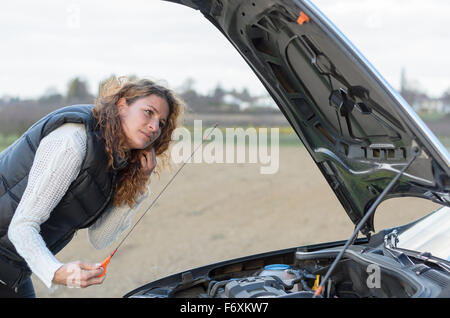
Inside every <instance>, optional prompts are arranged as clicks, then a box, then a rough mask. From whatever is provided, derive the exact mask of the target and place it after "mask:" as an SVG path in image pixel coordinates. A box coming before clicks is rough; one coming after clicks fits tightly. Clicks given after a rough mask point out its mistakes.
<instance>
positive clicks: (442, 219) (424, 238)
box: [397, 207, 450, 261]
mask: <svg viewBox="0 0 450 318" xmlns="http://www.w3.org/2000/svg"><path fill="white" fill-rule="evenodd" d="M398 239H399V242H398V245H397V247H399V248H403V249H407V250H413V251H417V252H421V253H422V252H429V253H431V255H433V256H436V257H439V258H442V259H444V260H447V261H450V208H449V207H442V208H440V209H439V210H437V211H435V212H434V213H432V214H430V215H429V216H427V217H426V218H424V219H423V220H422V221H420V222H418V223H416V224H415V225H413V226H412V227H411V228H409V229H407V230H406V231H404V232H402V233H401V234H400V235H399V236H398Z"/></svg>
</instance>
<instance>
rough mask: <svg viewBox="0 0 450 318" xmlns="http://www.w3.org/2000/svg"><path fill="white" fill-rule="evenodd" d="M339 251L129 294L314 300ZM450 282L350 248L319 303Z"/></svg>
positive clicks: (229, 265) (176, 278)
mask: <svg viewBox="0 0 450 318" xmlns="http://www.w3.org/2000/svg"><path fill="white" fill-rule="evenodd" d="M338 251H339V248H331V249H325V250H319V251H314V252H304V251H299V250H294V251H292V252H287V253H281V254H273V255H269V256H268V255H267V254H266V255H264V256H261V255H260V256H259V257H258V256H253V257H247V258H245V259H240V260H235V261H229V262H224V263H219V264H213V265H208V266H205V267H202V268H197V269H194V270H191V271H186V272H183V273H179V274H176V275H172V276H169V277H166V278H163V279H160V280H158V281H155V282H152V283H150V284H147V285H145V286H142V287H141V288H139V289H137V290H135V291H133V292H130V293H129V294H128V295H125V297H133V298H312V297H313V296H314V293H315V291H316V289H317V287H318V286H319V284H320V283H321V279H322V278H323V277H324V276H325V274H326V272H327V271H328V269H329V267H330V265H331V263H332V262H333V260H334V258H335V256H336V254H337V253H338ZM449 286H450V284H449V276H448V275H446V274H444V273H442V272H441V271H439V270H438V269H436V268H432V267H430V266H428V265H425V264H423V263H418V264H413V265H411V266H410V267H409V268H405V267H404V266H403V265H401V264H399V263H398V262H397V261H395V260H394V259H392V258H390V257H387V256H385V255H383V253H382V251H381V250H379V249H374V248H368V247H364V246H352V247H351V248H350V249H349V250H348V251H346V252H345V255H344V257H343V258H342V259H341V261H340V262H339V263H338V264H337V266H336V268H335V270H334V271H333V274H332V275H331V276H330V277H329V279H328V280H327V281H326V282H325V283H324V285H323V290H322V293H321V295H320V296H318V297H321V298H371V297H375V298H379V297H380V298H389V297H402V298H409V297H428V296H431V295H433V294H437V295H440V294H442V293H446V290H448V287H449Z"/></svg>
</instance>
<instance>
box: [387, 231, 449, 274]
mask: <svg viewBox="0 0 450 318" xmlns="http://www.w3.org/2000/svg"><path fill="white" fill-rule="evenodd" d="M398 242H399V240H398V232H397V230H393V231H392V232H390V233H389V234H386V235H385V236H384V252H385V253H384V254H385V255H386V254H387V255H390V256H392V257H393V258H394V259H395V260H397V261H398V262H399V263H400V264H402V265H404V266H412V265H415V263H414V262H413V261H412V260H411V258H414V259H417V260H419V261H421V262H423V263H431V264H433V265H435V266H439V267H440V268H442V269H443V270H444V271H446V272H447V273H450V265H448V264H446V263H445V261H444V260H442V259H440V258H439V257H436V256H433V255H432V254H431V253H430V252H417V251H411V250H405V249H402V248H398V247H397V243H398Z"/></svg>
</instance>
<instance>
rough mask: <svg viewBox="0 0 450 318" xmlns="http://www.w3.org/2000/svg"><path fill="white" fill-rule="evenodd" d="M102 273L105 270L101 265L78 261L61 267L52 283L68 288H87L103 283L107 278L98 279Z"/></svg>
mask: <svg viewBox="0 0 450 318" xmlns="http://www.w3.org/2000/svg"><path fill="white" fill-rule="evenodd" d="M101 273H103V268H102V267H101V266H100V265H99V264H96V265H92V264H86V263H82V262H80V261H76V262H72V263H67V264H64V265H63V266H61V267H60V268H59V269H58V270H57V271H56V272H55V275H54V276H53V280H52V282H53V283H54V284H58V285H66V286H68V287H77V288H86V287H88V286H90V285H98V284H101V283H103V281H104V280H105V277H106V276H102V277H97V276H98V275H100V274H101Z"/></svg>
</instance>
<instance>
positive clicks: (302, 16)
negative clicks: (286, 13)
mask: <svg viewBox="0 0 450 318" xmlns="http://www.w3.org/2000/svg"><path fill="white" fill-rule="evenodd" d="M309 21H310V19H309V17H308V16H307V15H306V13H305V12H303V11H300V16H299V17H298V19H297V23H298V24H300V25H302V24H303V23H305V22H309Z"/></svg>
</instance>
